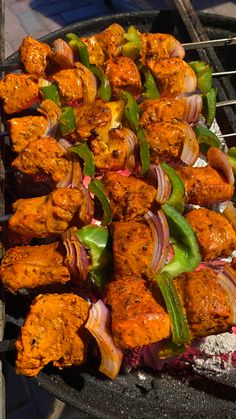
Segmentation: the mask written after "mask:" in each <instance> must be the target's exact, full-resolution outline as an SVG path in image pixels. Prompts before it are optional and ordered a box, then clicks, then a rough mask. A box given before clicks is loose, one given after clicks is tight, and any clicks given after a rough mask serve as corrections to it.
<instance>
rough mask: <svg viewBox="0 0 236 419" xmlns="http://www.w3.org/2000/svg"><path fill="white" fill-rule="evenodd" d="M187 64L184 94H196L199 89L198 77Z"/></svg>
mask: <svg viewBox="0 0 236 419" xmlns="http://www.w3.org/2000/svg"><path fill="white" fill-rule="evenodd" d="M185 64H186V69H185V74H184V87H183V92H186V93H192V92H195V90H196V88H197V77H196V74H195V73H194V71H193V70H192V69H191V67H190V66H189V65H188V64H187V63H185Z"/></svg>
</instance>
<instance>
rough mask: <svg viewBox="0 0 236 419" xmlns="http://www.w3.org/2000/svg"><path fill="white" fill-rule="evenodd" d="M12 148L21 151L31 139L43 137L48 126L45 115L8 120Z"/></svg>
mask: <svg viewBox="0 0 236 419" xmlns="http://www.w3.org/2000/svg"><path fill="white" fill-rule="evenodd" d="M7 126H8V132H9V136H10V140H11V145H12V149H13V150H14V151H16V152H17V153H20V152H21V151H22V150H24V148H25V147H26V146H27V144H28V143H29V142H30V141H34V140H37V139H38V138H40V137H43V136H44V134H45V133H46V130H47V127H48V121H47V119H46V118H45V117H44V116H22V117H21V118H12V119H9V120H8V121H7Z"/></svg>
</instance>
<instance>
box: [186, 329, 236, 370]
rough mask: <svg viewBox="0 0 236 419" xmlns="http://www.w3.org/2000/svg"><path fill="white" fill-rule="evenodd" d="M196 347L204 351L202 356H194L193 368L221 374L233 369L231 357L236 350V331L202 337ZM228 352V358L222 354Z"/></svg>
mask: <svg viewBox="0 0 236 419" xmlns="http://www.w3.org/2000/svg"><path fill="white" fill-rule="evenodd" d="M196 348H197V349H199V350H200V351H201V352H202V357H201V356H200V357H199V356H194V365H193V369H194V370H195V371H198V372H199V371H201V370H202V371H208V372H213V373H215V374H221V373H222V372H226V371H227V370H229V369H232V368H233V366H232V362H231V357H232V353H233V352H235V351H236V335H235V333H222V334H220V335H213V336H207V337H206V338H204V339H202V340H201V341H200V342H199V344H198V345H196ZM225 354H228V358H227V357H226V358H222V357H221V355H225Z"/></svg>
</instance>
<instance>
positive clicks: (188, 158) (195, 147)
mask: <svg viewBox="0 0 236 419" xmlns="http://www.w3.org/2000/svg"><path fill="white" fill-rule="evenodd" d="M198 156H199V144H198V142H197V139H196V135H195V132H194V131H193V129H192V128H191V127H190V125H188V124H187V123H186V132H185V138H184V145H183V150H182V153H181V156H180V160H182V162H184V163H185V164H187V165H188V166H192V165H193V164H194V163H195V161H196V160H197V158H198Z"/></svg>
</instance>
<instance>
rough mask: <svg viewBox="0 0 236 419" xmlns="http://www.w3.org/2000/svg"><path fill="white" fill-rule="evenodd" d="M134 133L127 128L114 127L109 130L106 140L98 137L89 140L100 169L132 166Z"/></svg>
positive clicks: (133, 159) (120, 168)
mask: <svg viewBox="0 0 236 419" xmlns="http://www.w3.org/2000/svg"><path fill="white" fill-rule="evenodd" d="M136 141H137V140H136V135H135V134H134V133H133V131H131V130H130V129H129V128H125V127H123V128H121V129H114V130H111V131H110V132H109V138H108V141H107V142H104V141H101V140H100V138H97V139H95V140H92V141H91V148H92V151H93V154H94V161H95V165H96V167H97V169H100V170H122V169H124V168H133V167H134V164H135V158H134V147H135V143H136Z"/></svg>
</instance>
